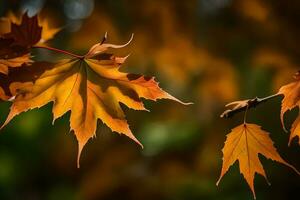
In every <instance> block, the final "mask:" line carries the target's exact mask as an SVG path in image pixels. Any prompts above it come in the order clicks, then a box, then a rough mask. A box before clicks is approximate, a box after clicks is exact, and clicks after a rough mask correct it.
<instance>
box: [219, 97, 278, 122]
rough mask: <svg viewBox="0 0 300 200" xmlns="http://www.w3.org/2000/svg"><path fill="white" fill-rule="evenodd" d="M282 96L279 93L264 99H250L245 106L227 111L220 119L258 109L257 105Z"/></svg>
mask: <svg viewBox="0 0 300 200" xmlns="http://www.w3.org/2000/svg"><path fill="white" fill-rule="evenodd" d="M281 95H282V94H279V93H276V94H273V95H270V96H267V97H263V98H258V97H255V98H253V99H249V100H248V101H247V103H246V104H245V105H243V106H239V107H236V108H233V109H228V110H225V111H224V112H223V113H222V114H221V115H220V117H221V118H231V117H232V116H233V115H235V114H237V113H239V112H242V111H244V110H246V111H247V110H248V109H250V108H254V107H256V106H257V105H259V104H261V103H263V102H266V101H268V100H271V99H274V98H276V97H279V96H281Z"/></svg>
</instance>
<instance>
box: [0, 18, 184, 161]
mask: <svg viewBox="0 0 300 200" xmlns="http://www.w3.org/2000/svg"><path fill="white" fill-rule="evenodd" d="M4 21H5V24H4V25H3V24H2V25H1V26H2V27H4V26H7V27H4V28H3V30H4V29H5V30H6V32H5V33H2V34H1V37H0V48H1V49H0V72H1V73H2V74H0V75H1V79H0V98H1V100H6V101H12V105H11V108H10V113H9V115H8V117H7V119H6V121H5V122H4V124H3V126H2V127H4V126H5V125H6V124H7V123H9V122H10V121H11V120H12V119H13V118H14V117H15V116H16V115H18V114H20V113H22V112H25V111H28V110H30V109H34V108H39V107H42V106H44V105H46V104H48V103H50V102H53V109H52V112H53V122H54V121H55V120H56V119H57V118H59V117H61V116H62V115H64V114H65V113H67V112H68V111H71V116H70V127H71V130H73V131H74V133H75V135H76V138H77V140H78V146H79V147H78V148H79V150H78V162H77V163H78V166H79V158H80V154H81V151H82V149H83V147H84V145H85V144H86V143H87V141H88V140H89V139H90V138H91V137H93V136H94V135H95V133H96V128H97V121H98V119H100V120H101V121H102V122H103V123H104V124H106V125H107V126H108V127H109V128H110V129H111V130H112V131H115V132H118V133H120V134H125V135H126V136H128V137H129V138H131V139H132V140H134V141H135V142H136V143H138V144H139V145H141V146H142V144H141V143H140V142H139V141H138V140H137V139H136V138H135V136H134V135H133V134H132V132H131V130H130V129H129V125H128V123H127V121H126V119H125V114H124V112H123V110H122V108H121V105H120V103H122V104H124V105H126V106H127V107H128V108H132V109H134V110H147V109H146V108H145V107H144V105H143V102H142V101H141V98H145V99H149V100H154V101H156V100H157V99H171V100H174V101H177V102H180V103H182V102H181V101H179V100H178V99H176V98H175V97H173V96H171V95H170V94H168V93H166V92H165V91H163V90H162V89H161V88H160V87H159V86H158V83H157V82H156V81H155V80H154V78H153V77H146V76H143V75H137V74H128V73H124V72H121V71H119V69H120V66H121V64H123V63H124V62H125V60H126V58H127V57H128V56H126V57H117V56H114V55H113V54H111V53H107V51H108V50H109V49H117V48H122V47H125V46H126V45H128V44H129V43H130V41H131V39H132V37H131V39H130V41H129V42H128V43H126V44H125V45H114V44H108V43H105V41H106V39H107V37H106V35H105V37H104V38H103V40H102V41H101V42H99V43H97V44H95V45H93V46H92V47H91V48H90V49H89V51H88V52H87V53H86V54H85V55H83V56H80V55H76V54H73V53H71V52H67V51H64V50H60V49H56V48H53V47H49V46H46V45H45V44H44V43H45V42H46V41H47V40H49V39H51V38H52V37H53V36H54V34H55V33H56V32H58V30H59V29H57V28H56V29H51V28H49V27H48V26H47V23H44V24H43V23H41V22H40V19H39V17H38V16H33V17H29V16H27V14H24V15H23V16H22V19H21V20H9V19H7V20H4ZM7 31H9V32H7ZM33 48H44V49H48V50H53V51H56V52H58V53H64V54H66V55H68V56H71V57H72V58H71V59H63V60H59V61H57V62H56V63H50V62H42V61H38V62H34V61H33V60H31V54H30V53H31V50H32V49H33Z"/></svg>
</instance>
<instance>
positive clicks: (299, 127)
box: [289, 115, 300, 145]
mask: <svg viewBox="0 0 300 200" xmlns="http://www.w3.org/2000/svg"><path fill="white" fill-rule="evenodd" d="M297 136H298V144H299V145H300V115H298V117H297V118H296V120H295V121H294V122H293V125H292V127H291V134H290V138H289V145H290V144H291V142H292V140H293V139H294V138H295V137H297Z"/></svg>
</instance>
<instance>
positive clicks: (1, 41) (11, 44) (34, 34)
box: [0, 14, 42, 74]
mask: <svg viewBox="0 0 300 200" xmlns="http://www.w3.org/2000/svg"><path fill="white" fill-rule="evenodd" d="M10 29H11V30H10V32H9V33H5V34H3V35H1V36H0V73H4V74H7V73H8V67H20V66H22V65H23V64H29V63H30V62H32V61H31V59H30V51H29V50H30V49H29V48H30V47H31V46H33V45H35V44H36V43H37V42H39V41H40V39H41V30H42V28H41V27H40V26H39V25H38V18H37V16H33V17H31V18H30V17H28V16H27V14H24V15H23V17H22V21H21V23H20V24H15V23H11V26H10Z"/></svg>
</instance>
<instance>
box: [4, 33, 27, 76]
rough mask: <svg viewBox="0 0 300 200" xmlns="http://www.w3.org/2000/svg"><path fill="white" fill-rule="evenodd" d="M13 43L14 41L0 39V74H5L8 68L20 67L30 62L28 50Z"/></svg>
mask: <svg viewBox="0 0 300 200" xmlns="http://www.w3.org/2000/svg"><path fill="white" fill-rule="evenodd" d="M14 42H15V41H14V39H4V38H0V73H3V74H7V73H8V67H20V66H21V65H22V64H24V63H27V64H28V63H30V62H31V59H30V54H29V52H28V49H27V48H24V47H22V46H19V45H15V44H14Z"/></svg>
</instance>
